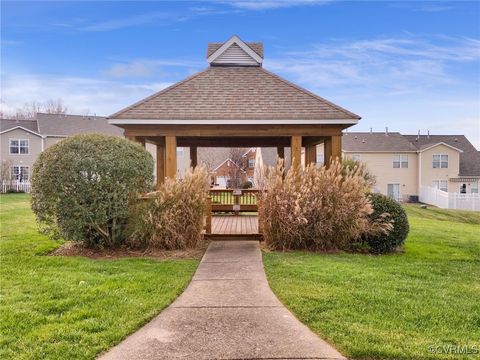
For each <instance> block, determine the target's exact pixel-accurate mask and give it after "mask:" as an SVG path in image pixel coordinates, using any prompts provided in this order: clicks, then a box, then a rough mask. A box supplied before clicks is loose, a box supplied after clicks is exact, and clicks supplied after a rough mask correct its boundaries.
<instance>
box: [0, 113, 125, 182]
mask: <svg viewBox="0 0 480 360" xmlns="http://www.w3.org/2000/svg"><path fill="white" fill-rule="evenodd" d="M90 133H101V134H107V135H114V136H121V137H123V129H120V128H118V127H116V126H113V125H110V124H108V122H107V120H106V119H105V118H104V117H102V116H83V115H65V114H43V113H38V114H37V115H36V118H35V119H33V120H12V119H0V154H1V156H0V161H1V177H2V179H1V180H2V191H5V190H6V188H7V185H8V186H12V185H15V186H16V187H17V188H18V186H21V184H22V183H23V184H28V182H29V180H30V175H31V171H32V167H33V164H34V163H35V160H36V159H37V157H38V155H39V154H40V153H41V152H42V151H43V150H45V149H47V148H48V147H50V146H52V145H53V144H56V143H57V142H58V141H60V140H62V139H64V138H66V137H69V136H72V135H76V134H90ZM20 189H22V190H28V188H26V187H21V188H20Z"/></svg>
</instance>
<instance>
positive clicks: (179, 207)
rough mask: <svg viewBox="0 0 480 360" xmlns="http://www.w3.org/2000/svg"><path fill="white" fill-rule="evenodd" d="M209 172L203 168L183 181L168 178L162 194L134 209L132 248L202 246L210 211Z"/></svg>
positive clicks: (154, 193)
mask: <svg viewBox="0 0 480 360" xmlns="http://www.w3.org/2000/svg"><path fill="white" fill-rule="evenodd" d="M209 185H210V181H209V176H208V172H207V171H206V170H205V169H204V168H203V167H196V168H195V170H191V169H190V171H188V172H187V174H186V175H185V177H184V178H183V179H182V180H173V179H166V180H165V183H164V184H163V185H162V186H161V188H160V189H158V191H156V192H153V193H151V194H148V196H147V197H146V198H144V199H141V200H139V201H138V202H137V203H136V204H135V205H134V206H132V207H131V211H130V213H131V216H130V221H129V226H128V232H129V236H128V245H129V246H130V247H133V248H142V249H147V248H156V249H165V250H180V249H189V248H195V247H198V246H199V245H200V243H201V241H202V230H203V227H204V220H205V215H206V211H207V198H208V190H209Z"/></svg>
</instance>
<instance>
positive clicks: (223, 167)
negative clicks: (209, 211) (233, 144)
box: [212, 158, 247, 188]
mask: <svg viewBox="0 0 480 360" xmlns="http://www.w3.org/2000/svg"><path fill="white" fill-rule="evenodd" d="M212 178H213V179H212V180H213V185H214V186H216V187H219V188H232V187H234V188H240V187H241V185H242V184H243V183H244V182H245V181H247V172H246V171H245V170H244V169H243V168H242V166H240V165H239V164H237V163H236V162H235V161H233V160H232V159H230V158H228V159H225V160H224V161H222V163H221V164H220V165H218V166H217V167H215V168H214V169H213V170H212Z"/></svg>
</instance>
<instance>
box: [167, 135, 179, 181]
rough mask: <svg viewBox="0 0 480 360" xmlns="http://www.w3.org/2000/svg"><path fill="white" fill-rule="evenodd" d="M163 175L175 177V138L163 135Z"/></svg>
mask: <svg viewBox="0 0 480 360" xmlns="http://www.w3.org/2000/svg"><path fill="white" fill-rule="evenodd" d="M165 176H166V177H169V178H171V179H176V178H177V138H176V137H175V136H165Z"/></svg>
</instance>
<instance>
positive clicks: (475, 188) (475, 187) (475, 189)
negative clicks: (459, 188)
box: [470, 182, 478, 194]
mask: <svg viewBox="0 0 480 360" xmlns="http://www.w3.org/2000/svg"><path fill="white" fill-rule="evenodd" d="M470 192H471V193H472V194H478V182H474V183H472V187H471V188H470Z"/></svg>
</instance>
